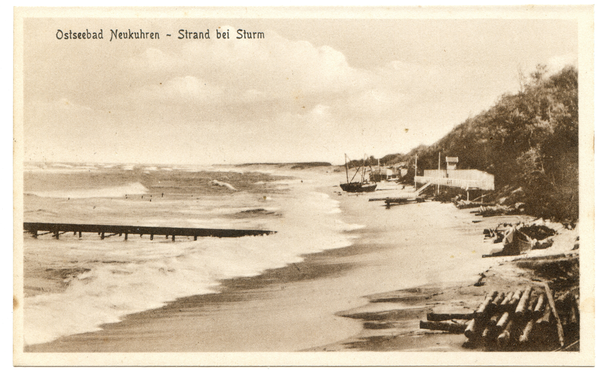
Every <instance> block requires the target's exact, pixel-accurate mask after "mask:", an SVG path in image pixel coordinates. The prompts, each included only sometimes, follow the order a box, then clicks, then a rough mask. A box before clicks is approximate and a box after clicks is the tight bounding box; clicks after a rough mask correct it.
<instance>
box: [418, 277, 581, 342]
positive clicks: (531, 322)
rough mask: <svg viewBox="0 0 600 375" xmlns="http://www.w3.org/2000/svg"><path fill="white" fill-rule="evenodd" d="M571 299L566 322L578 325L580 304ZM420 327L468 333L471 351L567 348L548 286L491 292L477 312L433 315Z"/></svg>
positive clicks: (428, 315)
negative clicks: (483, 348)
mask: <svg viewBox="0 0 600 375" xmlns="http://www.w3.org/2000/svg"><path fill="white" fill-rule="evenodd" d="M540 289H541V288H540ZM569 298H571V297H569ZM571 299H572V300H573V302H574V303H571V304H570V306H572V307H571V308H570V309H569V311H568V312H567V313H566V314H564V315H565V316H564V317H563V320H564V321H566V322H567V323H568V324H571V323H577V324H578V319H579V316H578V315H579V314H578V310H577V308H576V302H575V301H574V297H573V298H571ZM561 302H563V301H561ZM420 328H424V329H432V330H444V331H448V332H451V333H464V335H465V336H466V337H467V341H466V342H465V345H464V346H465V347H470V348H474V347H481V346H483V347H486V348H488V349H496V350H526V349H534V350H535V349H540V350H544V349H546V350H548V349H550V348H556V347H557V346H558V345H559V346H560V347H563V346H564V345H565V338H564V332H563V326H562V323H561V319H560V317H559V315H558V312H557V309H556V305H555V302H554V298H553V295H552V292H551V291H550V288H549V287H548V284H546V283H544V290H535V289H534V288H533V287H531V286H528V287H526V288H525V289H524V290H517V291H514V292H512V291H511V292H508V293H503V292H500V293H499V292H497V291H494V292H492V293H489V294H488V295H487V296H486V298H485V300H484V302H483V303H481V305H479V307H478V308H477V309H476V310H475V311H474V312H473V313H467V314H436V313H429V314H427V321H421V323H420Z"/></svg>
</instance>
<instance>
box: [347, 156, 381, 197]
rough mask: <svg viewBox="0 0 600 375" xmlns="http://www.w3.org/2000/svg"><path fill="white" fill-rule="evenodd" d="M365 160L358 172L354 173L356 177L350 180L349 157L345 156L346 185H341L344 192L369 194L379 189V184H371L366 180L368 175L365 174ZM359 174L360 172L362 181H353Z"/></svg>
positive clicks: (357, 169)
mask: <svg viewBox="0 0 600 375" xmlns="http://www.w3.org/2000/svg"><path fill="white" fill-rule="evenodd" d="M365 159H366V155H365ZM365 159H363V165H362V166H359V167H358V168H356V172H354V176H352V178H350V176H349V174H348V155H346V154H344V164H345V166H346V183H345V184H344V183H341V184H340V187H341V188H342V190H343V191H346V192H349V193H369V192H372V191H375V189H376V188H377V184H374V183H371V182H369V181H368V180H367V178H366V174H365V170H366V167H365V165H364V160H365ZM359 172H360V177H361V180H360V181H353V180H354V178H355V177H356V175H357V174H359Z"/></svg>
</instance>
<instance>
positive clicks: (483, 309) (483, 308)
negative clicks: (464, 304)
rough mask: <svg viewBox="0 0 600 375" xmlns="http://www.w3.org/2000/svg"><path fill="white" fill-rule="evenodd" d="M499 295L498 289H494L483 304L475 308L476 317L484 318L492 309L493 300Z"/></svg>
mask: <svg viewBox="0 0 600 375" xmlns="http://www.w3.org/2000/svg"><path fill="white" fill-rule="evenodd" d="M497 295H498V292H497V291H493V292H492V293H490V294H488V296H487V297H486V299H485V300H484V301H483V303H482V304H481V305H479V307H478V308H477V310H475V317H476V318H482V317H484V316H485V315H487V313H488V312H489V310H490V304H491V303H492V301H493V300H494V298H496V296H497Z"/></svg>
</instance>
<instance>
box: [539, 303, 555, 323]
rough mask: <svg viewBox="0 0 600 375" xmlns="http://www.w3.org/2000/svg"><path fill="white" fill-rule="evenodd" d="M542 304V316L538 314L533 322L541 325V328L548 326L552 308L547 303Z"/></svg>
mask: <svg viewBox="0 0 600 375" xmlns="http://www.w3.org/2000/svg"><path fill="white" fill-rule="evenodd" d="M544 306H545V310H544V312H543V313H542V316H540V317H539V318H538V320H537V321H536V322H535V324H536V325H539V326H540V327H542V329H546V328H547V327H548V326H550V316H551V315H552V309H551V308H550V306H549V305H548V304H547V303H546V304H544Z"/></svg>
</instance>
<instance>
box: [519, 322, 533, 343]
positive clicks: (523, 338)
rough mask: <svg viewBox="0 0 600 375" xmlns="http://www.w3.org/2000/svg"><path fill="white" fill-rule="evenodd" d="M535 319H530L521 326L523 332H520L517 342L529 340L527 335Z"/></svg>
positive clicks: (529, 333)
mask: <svg viewBox="0 0 600 375" xmlns="http://www.w3.org/2000/svg"><path fill="white" fill-rule="evenodd" d="M534 322H535V320H533V319H531V320H529V321H528V322H527V324H526V325H525V328H523V333H521V337H519V342H520V343H522V344H524V343H526V342H528V341H529V336H530V335H531V331H532V330H533V323H534Z"/></svg>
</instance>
